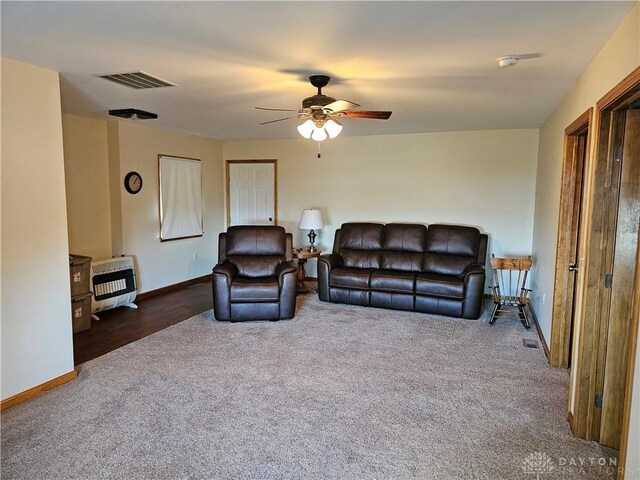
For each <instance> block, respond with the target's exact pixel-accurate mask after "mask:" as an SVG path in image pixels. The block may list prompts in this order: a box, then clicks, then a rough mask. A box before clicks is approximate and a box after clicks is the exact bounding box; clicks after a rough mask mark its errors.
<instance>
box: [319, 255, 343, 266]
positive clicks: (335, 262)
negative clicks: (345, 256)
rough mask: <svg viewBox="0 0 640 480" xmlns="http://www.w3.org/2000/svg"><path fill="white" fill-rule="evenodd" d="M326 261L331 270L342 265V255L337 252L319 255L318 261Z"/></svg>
mask: <svg viewBox="0 0 640 480" xmlns="http://www.w3.org/2000/svg"><path fill="white" fill-rule="evenodd" d="M320 262H322V263H326V264H327V267H328V268H329V270H331V269H332V268H335V267H341V266H342V256H341V255H338V254H337V253H327V254H325V255H320V256H319V257H318V263H320Z"/></svg>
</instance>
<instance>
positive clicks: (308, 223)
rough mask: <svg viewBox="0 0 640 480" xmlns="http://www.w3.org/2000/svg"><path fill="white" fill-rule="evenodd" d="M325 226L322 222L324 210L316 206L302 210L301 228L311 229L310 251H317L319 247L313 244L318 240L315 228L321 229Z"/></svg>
mask: <svg viewBox="0 0 640 480" xmlns="http://www.w3.org/2000/svg"><path fill="white" fill-rule="evenodd" d="M322 228H324V223H323V222H322V212H321V211H320V210H316V209H315V208H308V209H304V210H303V211H302V218H301V219H300V230H311V231H310V232H309V242H310V243H311V245H309V248H308V249H307V251H308V252H315V251H316V250H317V248H316V247H315V246H314V245H313V244H314V242H315V241H316V236H317V235H316V232H314V230H320V229H322Z"/></svg>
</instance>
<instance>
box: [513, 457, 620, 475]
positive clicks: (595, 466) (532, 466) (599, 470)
mask: <svg viewBox="0 0 640 480" xmlns="http://www.w3.org/2000/svg"><path fill="white" fill-rule="evenodd" d="M617 464H618V460H617V459H616V458H609V457H557V458H556V459H555V460H554V459H553V458H552V457H551V456H550V455H548V454H546V453H545V452H533V453H530V454H529V455H527V456H526V457H525V459H524V460H523V461H522V464H521V465H520V468H521V469H522V472H523V473H526V474H527V475H535V476H536V480H541V475H549V474H553V477H547V478H548V479H549V480H550V479H551V478H564V476H565V475H572V476H575V475H579V476H581V477H582V476H584V477H585V478H593V477H594V476H596V475H597V476H603V475H606V476H611V477H614V476H615V474H616V471H617ZM542 480H544V479H542Z"/></svg>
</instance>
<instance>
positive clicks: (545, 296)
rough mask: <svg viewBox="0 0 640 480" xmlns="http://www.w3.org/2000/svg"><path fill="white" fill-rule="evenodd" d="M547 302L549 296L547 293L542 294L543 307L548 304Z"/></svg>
mask: <svg viewBox="0 0 640 480" xmlns="http://www.w3.org/2000/svg"><path fill="white" fill-rule="evenodd" d="M546 300H547V294H546V293H543V294H542V304H543V305H544V303H545V302H546Z"/></svg>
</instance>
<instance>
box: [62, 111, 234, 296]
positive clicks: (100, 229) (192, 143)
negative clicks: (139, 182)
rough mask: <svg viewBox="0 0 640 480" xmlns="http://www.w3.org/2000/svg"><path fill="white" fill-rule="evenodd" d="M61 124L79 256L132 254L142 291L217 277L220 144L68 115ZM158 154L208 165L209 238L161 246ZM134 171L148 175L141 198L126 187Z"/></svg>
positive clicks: (72, 226)
mask: <svg viewBox="0 0 640 480" xmlns="http://www.w3.org/2000/svg"><path fill="white" fill-rule="evenodd" d="M63 126H64V134H65V162H66V171H67V197H68V198H69V203H70V205H69V206H68V211H69V225H70V227H69V244H70V246H71V247H72V249H73V250H74V253H80V254H84V255H89V256H92V257H94V258H97V257H99V256H103V257H105V256H106V257H109V256H111V255H123V254H127V255H128V254H130V255H133V256H134V257H135V259H136V266H137V282H138V291H139V292H146V291H149V290H155V289H157V288H161V287H165V286H167V285H172V284H175V283H178V282H182V281H184V280H189V279H191V278H195V277H199V276H202V275H207V274H209V273H211V269H212V268H213V265H214V264H215V263H216V260H217V254H218V249H217V246H218V245H217V236H218V233H219V232H220V231H222V230H223V229H224V202H223V198H224V197H223V185H222V184H223V181H222V177H223V171H222V142H220V141H218V140H213V139H210V138H205V137H200V136H196V135H190V134H185V133H180V132H172V131H168V130H161V129H158V128H154V127H152V126H147V125H140V124H137V123H133V122H130V121H108V122H107V121H103V120H92V119H88V118H83V117H76V116H71V115H65V116H64V123H63ZM158 154H169V155H176V156H184V157H191V158H198V159H201V160H202V183H203V203H204V230H205V235H204V236H203V237H200V238H192V239H184V240H176V241H172V242H162V243H161V242H160V235H159V233H160V220H159V208H158V202H159V193H158ZM130 171H137V172H138V173H140V174H141V175H142V179H143V187H142V190H141V191H140V193H138V194H136V195H131V194H129V193H128V192H127V191H126V190H125V189H124V177H125V176H126V174H127V173H128V172H130ZM92 192H93V193H92ZM92 194H93V195H94V196H93V197H92V198H91V199H87V198H85V197H86V196H90V195H92ZM71 202H73V204H71ZM88 232H90V233H88ZM91 252H96V254H95V255H91ZM194 255H196V256H197V260H194Z"/></svg>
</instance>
